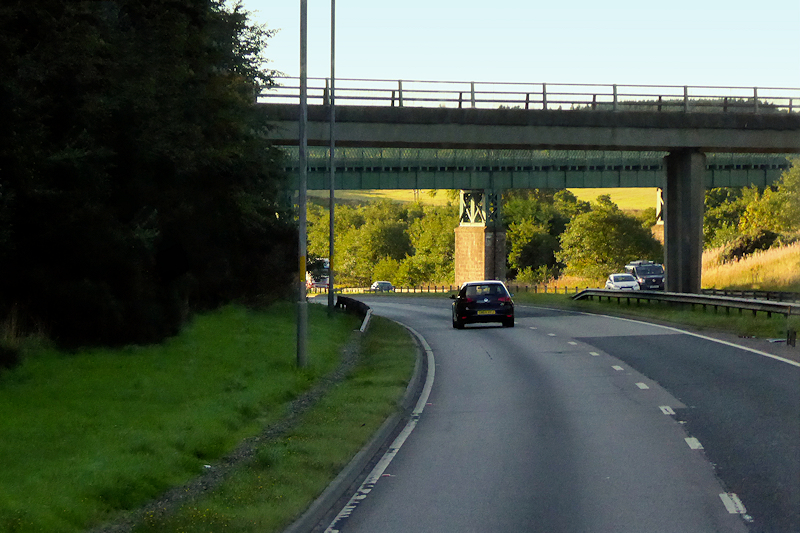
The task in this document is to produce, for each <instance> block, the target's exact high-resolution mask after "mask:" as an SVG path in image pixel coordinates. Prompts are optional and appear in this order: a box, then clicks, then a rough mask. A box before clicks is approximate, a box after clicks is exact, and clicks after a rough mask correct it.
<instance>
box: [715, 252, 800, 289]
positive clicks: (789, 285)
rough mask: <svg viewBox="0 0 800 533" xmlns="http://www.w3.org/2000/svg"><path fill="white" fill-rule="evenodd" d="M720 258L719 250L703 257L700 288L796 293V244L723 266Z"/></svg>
mask: <svg viewBox="0 0 800 533" xmlns="http://www.w3.org/2000/svg"><path fill="white" fill-rule="evenodd" d="M721 254H722V249H721V248H720V249H716V250H708V251H706V252H705V253H703V286H704V287H709V288H717V289H722V288H725V289H734V290H760V291H764V290H770V291H789V292H800V242H796V243H794V244H792V245H789V246H782V247H776V248H770V249H769V250H764V251H758V252H756V253H754V254H752V255H748V256H745V257H743V258H742V259H740V260H738V261H731V262H727V263H724V262H722V260H721V259H720V255H721Z"/></svg>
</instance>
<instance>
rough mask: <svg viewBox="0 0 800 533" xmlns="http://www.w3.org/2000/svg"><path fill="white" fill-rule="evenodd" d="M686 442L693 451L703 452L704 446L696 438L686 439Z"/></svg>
mask: <svg viewBox="0 0 800 533" xmlns="http://www.w3.org/2000/svg"><path fill="white" fill-rule="evenodd" d="M684 440H686V444H688V445H689V448H691V449H693V450H702V449H703V445H702V444H700V441H699V440H697V439H696V438H694V437H686V439H684Z"/></svg>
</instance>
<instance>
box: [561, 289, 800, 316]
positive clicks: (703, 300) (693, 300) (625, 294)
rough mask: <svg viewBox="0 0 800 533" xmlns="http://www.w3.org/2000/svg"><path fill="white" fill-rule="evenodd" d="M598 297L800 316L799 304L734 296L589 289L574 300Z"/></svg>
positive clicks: (754, 314)
mask: <svg viewBox="0 0 800 533" xmlns="http://www.w3.org/2000/svg"><path fill="white" fill-rule="evenodd" d="M594 297H597V299H598V301H601V302H602V301H603V298H608V301H609V302H610V301H611V300H612V299H616V300H617V303H618V304H620V303H622V300H626V301H627V303H628V305H630V303H631V300H636V303H637V304H639V303H640V302H641V301H642V300H644V301H656V302H668V303H674V304H680V305H691V306H692V309H694V307H695V306H696V305H700V306H702V307H703V310H704V311H705V309H706V308H707V307H713V308H714V311H715V312H716V311H717V309H718V308H720V307H721V308H723V309H725V312H726V313H730V310H731V309H738V311H739V314H742V311H752V312H753V316H756V314H757V313H759V312H762V313H766V314H767V316H768V317H771V316H772V313H777V314H780V315H783V316H787V317H788V316H789V315H800V304H795V303H788V302H771V301H767V300H755V299H748V298H734V297H731V296H713V295H708V294H684V293H677V292H661V291H615V290H609V289H586V290H583V291H581V292H579V293H578V294H576V295H575V296H573V297H572V299H573V300H583V299H589V300H592V299H594Z"/></svg>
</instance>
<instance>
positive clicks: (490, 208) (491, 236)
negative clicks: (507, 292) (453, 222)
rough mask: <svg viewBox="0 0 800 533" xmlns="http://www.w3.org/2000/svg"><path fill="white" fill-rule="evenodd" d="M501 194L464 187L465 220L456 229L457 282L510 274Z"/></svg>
mask: <svg viewBox="0 0 800 533" xmlns="http://www.w3.org/2000/svg"><path fill="white" fill-rule="evenodd" d="M499 198H500V195H499V194H497V193H487V192H486V191H483V190H474V191H463V190H462V191H461V202H460V217H461V224H460V225H459V226H458V227H457V228H456V229H455V232H456V248H455V278H456V279H455V282H456V285H458V286H460V285H461V284H462V283H464V282H466V281H475V280H482V279H498V280H501V281H505V277H506V233H505V231H503V227H502V225H501V224H500V220H499V218H500V209H499V207H500V206H499V203H500V201H499Z"/></svg>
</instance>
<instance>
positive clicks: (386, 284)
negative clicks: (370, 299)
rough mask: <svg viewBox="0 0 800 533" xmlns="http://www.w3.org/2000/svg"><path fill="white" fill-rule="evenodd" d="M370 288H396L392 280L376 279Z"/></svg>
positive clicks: (376, 289)
mask: <svg viewBox="0 0 800 533" xmlns="http://www.w3.org/2000/svg"><path fill="white" fill-rule="evenodd" d="M369 290H371V291H376V292H384V291H387V292H390V291H393V290H394V286H392V284H391V282H388V281H376V282H375V283H373V284H372V286H371V287H370V288H369Z"/></svg>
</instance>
